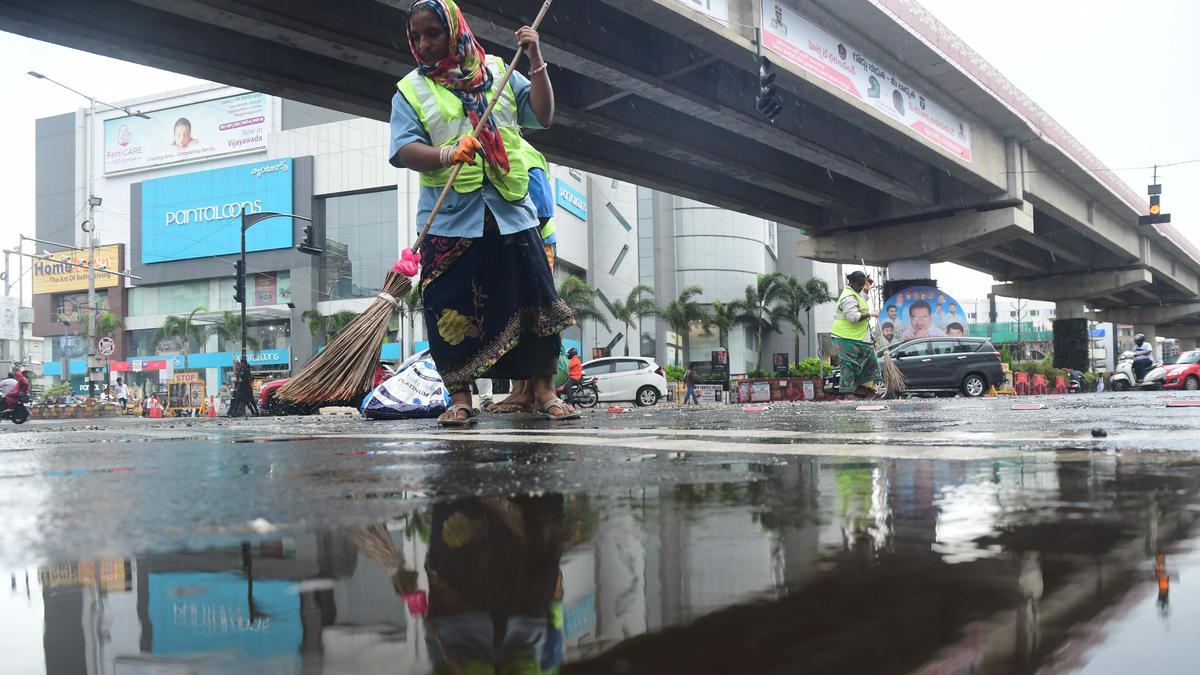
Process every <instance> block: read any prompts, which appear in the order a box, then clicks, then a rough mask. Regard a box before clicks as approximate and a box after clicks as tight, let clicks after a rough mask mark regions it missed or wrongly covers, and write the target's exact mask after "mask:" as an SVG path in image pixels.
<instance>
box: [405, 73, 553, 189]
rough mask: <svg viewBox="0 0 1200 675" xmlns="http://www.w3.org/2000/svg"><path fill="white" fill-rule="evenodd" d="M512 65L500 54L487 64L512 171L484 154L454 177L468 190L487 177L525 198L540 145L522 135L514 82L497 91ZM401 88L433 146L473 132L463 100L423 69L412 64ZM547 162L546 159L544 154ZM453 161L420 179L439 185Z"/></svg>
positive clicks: (454, 141) (457, 185)
mask: <svg viewBox="0 0 1200 675" xmlns="http://www.w3.org/2000/svg"><path fill="white" fill-rule="evenodd" d="M506 67H507V66H506V65H505V63H504V61H502V60H501V59H500V58H498V57H495V56H490V57H488V70H490V71H491V73H492V88H491V89H490V90H489V91H488V100H489V101H490V100H492V99H494V98H496V97H497V96H498V97H499V100H498V101H497V102H496V107H495V108H493V109H492V116H493V118H494V119H495V120H496V127H497V128H498V129H499V131H500V137H501V138H502V139H503V140H504V147H505V150H506V152H507V153H508V162H509V172H508V173H507V174H501V173H500V171H499V170H498V169H496V168H495V167H493V166H492V165H491V164H489V163H488V162H486V161H484V159H483V157H482V156H481V155H477V156H476V157H475V161H474V162H473V163H471V164H467V165H466V166H464V167H463V168H462V171H460V172H459V173H458V178H457V179H456V180H455V181H454V190H455V191H456V192H459V193H469V192H474V191H476V190H478V189H479V188H481V187H483V177H484V175H485V174H486V175H487V179H488V181H489V182H490V183H491V184H492V185H493V186H495V188H496V190H497V191H498V192H499V193H500V196H502V197H504V198H505V199H506V200H508V201H510V202H515V201H520V200H522V199H524V198H525V197H526V196H527V195H528V194H529V169H531V168H533V167H534V166H537V160H536V156H537V155H540V153H538V151H537V150H536V149H535V148H534V147H533V146H532V145H530V144H529V143H528V142H527V141H526V140H525V139H524V138H523V137H522V136H521V126H520V123H519V122H518V121H517V97H516V94H515V93H514V92H513V88H512V84H511V83H509V84H507V85H506V86H505V87H504V90H503V91H502V92H498V91H497V87H496V85H498V84H500V79H501V78H503V77H504V70H505V68H506ZM396 88H397V89H399V90H400V94H401V95H402V96H404V99H405V100H406V101H408V104H409V105H411V106H412V108H413V110H415V111H417V117H418V118H419V119H420V121H421V126H422V127H424V129H425V132H426V133H428V134H429V140H430V142H431V143H432V144H433V146H434V147H439V148H440V147H443V146H447V145H457V144H458V141H459V140H460V139H462V137H463V136H466V135H467V134H468V133H470V132H471V121H470V118H468V117H467V112H466V110H464V109H463V104H462V101H461V100H460V99H459V98H458V97H457V96H455V95H454V93H453V92H451V91H450V90H449V89H446V88H445V87H443V86H441V85H439V84H437V83H436V82H434V81H433V80H431V79H429V78H427V77H425V76H424V75H421V73H420V71H419V70H413V71H412V72H410V73H409V74H408V75H405V76H404V79H402V80H400V81H399V82H397V83H396ZM542 162H545V160H544V159H543V160H542ZM453 169H454V167H446V168H443V169H437V170H436V171H423V172H421V185H423V186H426V187H434V188H440V187H444V186H445V185H446V181H448V180H450V174H451V172H452V171H453Z"/></svg>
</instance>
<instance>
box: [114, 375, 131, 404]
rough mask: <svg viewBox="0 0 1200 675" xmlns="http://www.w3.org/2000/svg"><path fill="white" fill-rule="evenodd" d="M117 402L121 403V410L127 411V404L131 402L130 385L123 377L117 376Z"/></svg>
mask: <svg viewBox="0 0 1200 675" xmlns="http://www.w3.org/2000/svg"><path fill="white" fill-rule="evenodd" d="M116 397H117V403H120V404H121V412H125V406H126V404H128V403H129V385H127V384H125V381H124V380H122V379H121V378H119V377H118V378H117V387H116Z"/></svg>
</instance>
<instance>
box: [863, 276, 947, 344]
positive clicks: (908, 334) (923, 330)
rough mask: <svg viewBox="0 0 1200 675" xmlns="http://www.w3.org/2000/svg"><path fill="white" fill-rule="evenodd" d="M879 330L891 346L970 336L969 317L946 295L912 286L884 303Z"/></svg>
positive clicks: (930, 289) (938, 291) (925, 287)
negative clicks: (912, 341) (921, 339)
mask: <svg viewBox="0 0 1200 675" xmlns="http://www.w3.org/2000/svg"><path fill="white" fill-rule="evenodd" d="M879 328H880V332H881V333H883V338H884V341H885V342H887V343H888V344H897V343H900V342H903V341H904V340H911V339H913V338H922V337H944V336H947V335H948V336H952V337H953V336H959V335H966V334H967V315H966V313H964V312H963V308H962V305H961V304H959V302H958V301H957V300H955V299H954V297H953V296H951V295H950V294H949V293H946V291H943V290H939V289H936V288H933V287H932V286H912V287H910V288H906V289H904V290H903V291H900V292H899V293H896V294H895V295H893V296H892V297H890V298H888V299H887V302H884V303H883V312H882V314H881V315H880V317H879Z"/></svg>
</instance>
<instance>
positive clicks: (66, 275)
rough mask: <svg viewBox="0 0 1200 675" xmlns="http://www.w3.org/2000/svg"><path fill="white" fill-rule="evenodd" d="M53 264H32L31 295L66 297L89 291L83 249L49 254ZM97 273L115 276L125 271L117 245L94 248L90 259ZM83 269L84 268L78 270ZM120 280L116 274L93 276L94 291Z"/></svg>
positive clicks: (85, 254)
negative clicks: (47, 294) (56, 294)
mask: <svg viewBox="0 0 1200 675" xmlns="http://www.w3.org/2000/svg"><path fill="white" fill-rule="evenodd" d="M46 257H48V258H52V260H38V259H36V258H35V259H34V261H33V292H34V294H35V295H37V294H41V293H65V292H67V291H78V290H83V289H85V288H87V287H88V270H87V261H88V252H87V249H86V248H82V249H80V248H76V249H71V250H69V251H59V252H57V253H51V254H49V255H48V256H46ZM93 262H94V263H95V267H96V269H97V270H100V269H102V268H103V269H110V270H114V271H116V272H122V271H124V266H125V265H124V263H125V261H124V259H123V256H122V254H121V247H120V246H119V245H117V244H112V245H110V246H97V247H96V255H95V257H94V259H93ZM80 265H83V267H80ZM120 280H121V277H119V276H117V275H115V274H107V273H105V272H100V271H97V272H96V288H112V287H114V286H116V285H117V284H118V283H119V282H120Z"/></svg>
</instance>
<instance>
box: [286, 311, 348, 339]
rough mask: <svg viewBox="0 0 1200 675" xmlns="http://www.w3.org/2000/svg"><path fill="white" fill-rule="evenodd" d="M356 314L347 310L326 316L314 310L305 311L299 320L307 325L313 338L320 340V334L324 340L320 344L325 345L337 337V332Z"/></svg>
mask: <svg viewBox="0 0 1200 675" xmlns="http://www.w3.org/2000/svg"><path fill="white" fill-rule="evenodd" d="M358 314H359V313H358V312H355V311H351V310H349V309H344V310H342V311H340V312H334V313H333V314H328V315H326V314H322V313H320V312H318V311H317V310H315V309H306V310H304V312H303V313H302V314H301V315H300V318H301V319H303V320H304V322H305V323H307V324H308V332H309V333H311V334H312V336H313V338H315V339H320V338H321V335H322V334H324V335H325V339H324V340H322V341H321V344H325V343H326V342H328V341H329V340H330V339H332V338H333V336H335V335H337V334H338V331H340V330H341V329H343V328H345V327H346V325H347V324H349V323H350V322H351V321H353V320H354V319H355V317H357V316H358Z"/></svg>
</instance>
